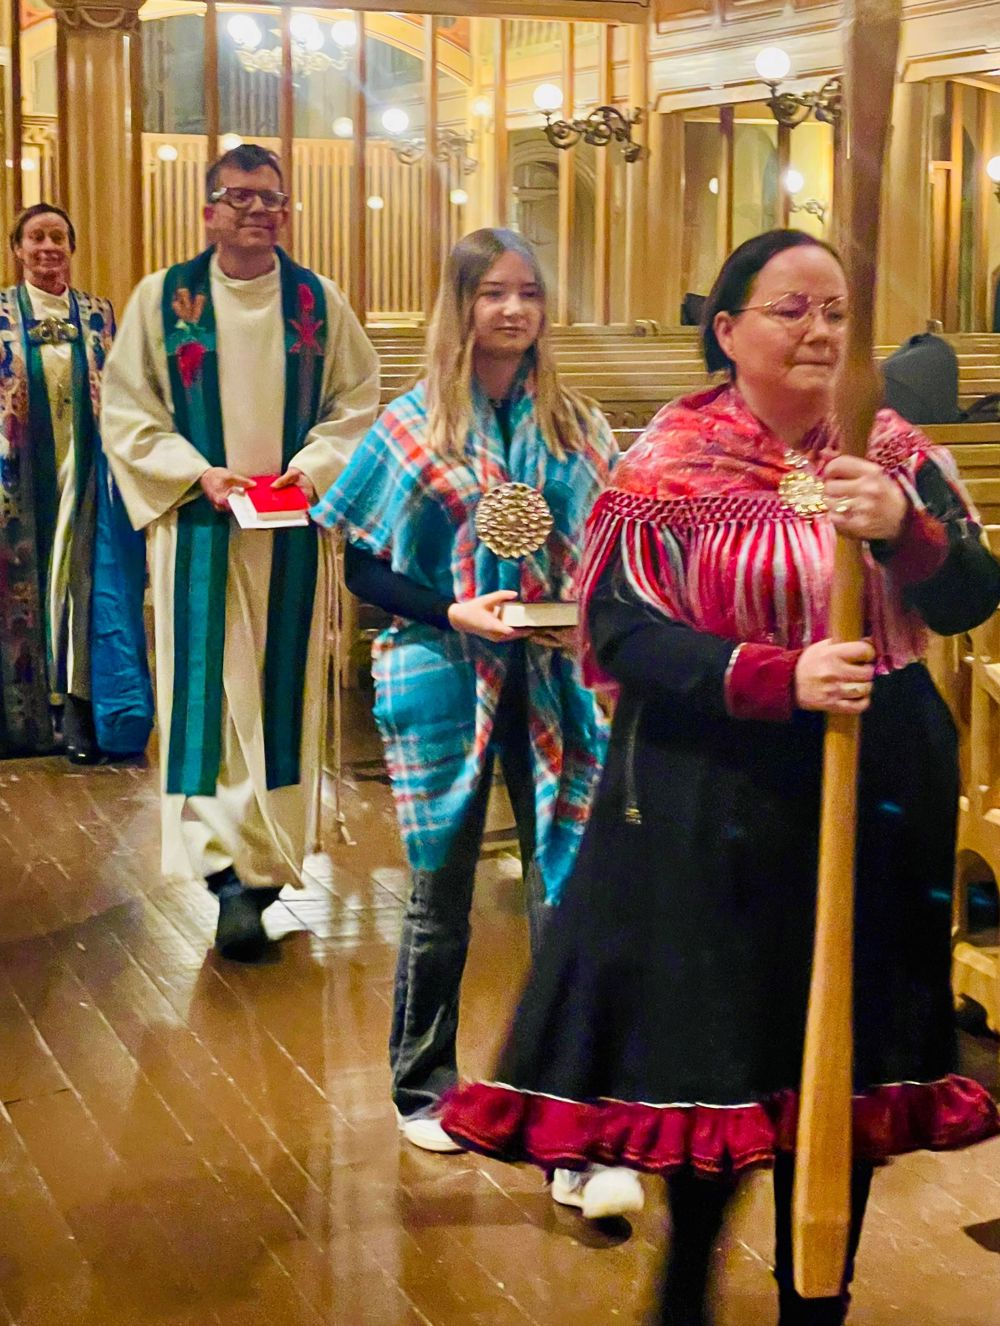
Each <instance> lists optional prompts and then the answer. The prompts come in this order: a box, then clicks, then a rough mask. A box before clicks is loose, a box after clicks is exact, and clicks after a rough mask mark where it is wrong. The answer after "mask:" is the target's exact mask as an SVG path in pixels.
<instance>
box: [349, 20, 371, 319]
mask: <svg viewBox="0 0 1000 1326" xmlns="http://www.w3.org/2000/svg"><path fill="white" fill-rule="evenodd" d="M354 21H355V23H356V24H357V25H358V44H357V46H356V47H355V51H354V94H353V103H352V108H351V119H352V120H353V121H354V152H353V160H352V163H351V164H352V169H351V201H350V212H349V215H350V227H351V233H350V240H349V246H350V261H349V270H350V290H351V308H352V309H353V310H354V313H355V316H356V317H357V318H358V320H359V321H360V322H361V323H362V324H364V322H365V321H366V319H367V316H368V168H367V162H366V155H365V153H366V148H367V139H368V101H367V98H366V96H365V84H366V82H367V81H368V56H367V50H366V45H365V16H364V13H363V12H362V11H361V10H358V11H357V12H356V13H355V15H354Z"/></svg>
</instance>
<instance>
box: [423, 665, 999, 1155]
mask: <svg viewBox="0 0 1000 1326" xmlns="http://www.w3.org/2000/svg"><path fill="white" fill-rule="evenodd" d="M822 730H823V725H822V719H821V717H820V716H818V715H814V714H806V713H798V714H796V716H795V718H794V719H793V720H792V722H791V723H788V724H775V723H757V722H745V721H737V720H734V719H729V718H724V717H720V718H706V717H705V716H704V715H698V714H695V713H694V712H692V711H684V710H682V709H681V708H680V707H679V706H677V705H676V704H671V703H660V702H657V701H656V700H655V699H644V698H641V697H639V696H637V695H635V694H630V693H628V692H625V693H623V695H622V698H621V703H620V704H619V707H618V710H617V713H616V718H615V724H614V729H613V734H612V741H611V748H610V751H609V757H608V763H607V766H606V769H605V772H604V777H603V780H602V783H601V787H600V791H599V793H598V796H597V800H596V802H595V806H594V809H593V813H592V817H591V821H590V824H589V827H588V831H587V834H586V837H585V840H584V844H583V847H582V849H581V854H580V857H579V861H578V864H577V868H576V870H575V873H574V876H573V878H572V880H571V882H570V883H569V885H568V886H567V890H566V894H565V896H564V899H563V901H562V903H561V905H560V907H559V910H558V913H557V914H556V915H555V917H554V918H553V923H552V924H551V926H550V928H549V932H548V935H547V938H546V942H545V945H544V947H543V950H542V953H541V955H540V957H539V960H538V962H537V964H536V966H535V968H534V969H533V971H532V973H531V975H530V978H529V981H528V985H527V988H526V990H525V992H524V995H523V998H522V1000H521V1003H520V1007H519V1008H518V1011H517V1014H516V1016H515V1019H514V1023H513V1026H512V1028H511V1031H510V1034H509V1037H508V1039H507V1042H506V1046H505V1048H504V1050H503V1052H502V1054H501V1057H500V1061H499V1064H498V1067H497V1070H496V1078H497V1081H496V1082H495V1083H492V1084H474V1085H471V1086H466V1087H463V1088H460V1089H459V1090H458V1091H457V1092H456V1093H455V1094H454V1095H453V1097H452V1098H451V1099H450V1101H449V1102H448V1103H447V1107H446V1111H445V1117H444V1123H445V1127H446V1128H447V1129H448V1131H449V1132H451V1133H452V1134H453V1135H454V1136H455V1137H456V1138H458V1139H459V1140H461V1141H462V1142H463V1143H464V1144H465V1145H467V1146H470V1147H471V1148H473V1149H477V1150H481V1151H484V1152H486V1153H488V1154H492V1155H497V1156H501V1157H504V1158H508V1159H518V1160H520V1159H527V1160H533V1161H535V1162H536V1163H539V1164H542V1165H546V1166H551V1165H554V1164H560V1165H571V1166H579V1165H583V1164H586V1163H588V1162H590V1161H601V1162H603V1163H606V1164H628V1165H632V1166H634V1167H636V1168H640V1169H647V1170H651V1171H656V1172H668V1171H671V1170H674V1169H677V1168H679V1167H681V1166H684V1165H686V1164H690V1165H693V1166H694V1167H695V1168H696V1169H698V1170H700V1171H702V1172H704V1173H722V1172H732V1171H736V1170H739V1169H741V1168H743V1167H745V1166H746V1165H749V1164H753V1163H757V1162H760V1161H762V1160H767V1159H769V1158H770V1157H771V1156H772V1155H773V1153H774V1151H775V1149H791V1148H792V1147H794V1134H795V1115H796V1107H797V1089H798V1083H799V1078H800V1074H801V1066H802V1049H803V1037H804V1031H805V1018H806V1007H807V1002H808V991H809V977H810V970H811V961H812V942H813V926H814V913H815V899H816V865H817V839H818V820H819V793H820V777H821V758H822ZM957 804H958V781H957V759H956V741H955V731H954V726H953V724H952V721H951V717H950V715H949V713H948V711H947V708H946V706H945V705H944V703H943V701H942V700H941V698H940V697H939V695H938V693H937V691H936V690H935V688H934V685H933V683H932V682H931V680H930V677H929V676H928V674H927V671H926V669H925V668H924V667H923V666H922V665H920V664H913V665H911V666H909V667H906V668H904V669H902V670H900V671H898V672H895V673H892V674H890V675H889V676H886V677H882V678H879V679H878V680H877V681H876V684H875V691H874V696H873V701H872V706H871V708H870V710H869V712H868V713H867V714H866V715H865V718H864V723H863V737H862V750H861V763H860V782H859V816H858V839H857V844H858V846H857V853H858V855H857V871H856V885H857V901H856V919H855V978H854V1056H855V1057H854V1080H855V1088H856V1093H857V1094H856V1097H855V1109H854V1122H855V1138H854V1144H855V1152H856V1154H858V1155H865V1156H867V1157H869V1158H872V1159H879V1158H881V1157H884V1156H887V1155H891V1154H894V1153H897V1152H900V1151H906V1150H912V1149H914V1148H917V1147H932V1148H942V1147H951V1146H960V1145H964V1144H967V1143H968V1142H971V1141H975V1140H978V1139H979V1138H981V1137H985V1136H989V1135H991V1134H992V1133H994V1132H995V1131H997V1126H998V1124H997V1112H996V1108H995V1106H994V1104H993V1102H992V1100H991V1099H990V1098H989V1096H988V1095H987V1093H986V1092H985V1091H984V1090H983V1089H982V1088H980V1087H979V1086H978V1085H977V1084H975V1083H973V1082H970V1081H968V1080H967V1079H963V1078H958V1077H954V1076H951V1071H952V1069H953V1067H954V1064H955V1042H954V1033H953V1025H952V1024H953V1019H952V1002H951V989H950V965H951V958H950V923H951V901H950V900H951V881H952V871H953V862H954V840H955V816H956V808H957Z"/></svg>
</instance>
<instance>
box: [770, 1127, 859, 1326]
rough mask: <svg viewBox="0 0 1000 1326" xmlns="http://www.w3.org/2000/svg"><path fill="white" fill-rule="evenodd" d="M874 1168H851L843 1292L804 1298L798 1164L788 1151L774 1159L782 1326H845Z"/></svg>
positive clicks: (776, 1257)
mask: <svg viewBox="0 0 1000 1326" xmlns="http://www.w3.org/2000/svg"><path fill="white" fill-rule="evenodd" d="M873 1169H874V1167H873V1166H872V1165H871V1164H869V1163H868V1162H867V1161H863V1160H859V1161H855V1162H854V1164H853V1165H852V1166H851V1226H850V1230H849V1232H848V1238H847V1265H846V1266H845V1267H844V1282H843V1287H842V1289H841V1292H840V1293H839V1294H836V1295H835V1296H833V1297H832V1298H803V1297H802V1296H801V1294H799V1293H798V1292H797V1291H796V1289H795V1280H794V1274H793V1270H792V1189H793V1187H794V1185H795V1161H794V1158H793V1157H792V1156H790V1155H788V1154H786V1153H785V1152H781V1153H779V1154H778V1155H777V1156H775V1158H774V1227H775V1239H774V1278H775V1280H777V1282H778V1304H779V1309H780V1312H779V1317H778V1326H843V1323H844V1322H845V1321H846V1320H847V1311H848V1308H849V1307H850V1305H851V1295H850V1284H851V1281H852V1279H853V1278H854V1259H855V1257H856V1256H857V1252H858V1244H859V1242H860V1241H861V1225H862V1222H863V1220H864V1218H865V1207H866V1206H867V1205H868V1194H869V1192H870V1191H871V1184H872V1173H873Z"/></svg>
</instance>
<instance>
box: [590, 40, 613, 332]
mask: <svg viewBox="0 0 1000 1326" xmlns="http://www.w3.org/2000/svg"><path fill="white" fill-rule="evenodd" d="M597 61H598V64H597V101H598V104H599V105H601V106H605V105H607V104H608V103H609V102H610V100H611V72H612V71H611V28H610V27H609V26H608V24H607V23H605V24H603V25H602V27H601V30H600V38H599V41H598V56H597ZM610 152H611V146H610V144H609V145H608V146H607V147H599V148H598V149H597V183H596V189H595V199H594V321H595V322H596V323H598V325H600V326H606V325H607V324H608V323H609V322H610V321H611V158H610V155H609V153H610Z"/></svg>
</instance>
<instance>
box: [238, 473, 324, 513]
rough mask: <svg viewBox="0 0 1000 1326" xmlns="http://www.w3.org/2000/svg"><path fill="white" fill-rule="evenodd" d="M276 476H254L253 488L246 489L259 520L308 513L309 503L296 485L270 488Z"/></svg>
mask: <svg viewBox="0 0 1000 1326" xmlns="http://www.w3.org/2000/svg"><path fill="white" fill-rule="evenodd" d="M278 477H279V476H278V475H277V474H255V475H254V476H253V487H252V488H248V489H247V497H248V498H249V499H250V501H251V502H252V503H253V508H254V510H255V511H256V512H257V515H258V516H259V517H260V519H261V520H277V519H279V518H280V517H281V516H287V515H288V514H289V512H292V511H308V510H309V506H310V502H309V498H308V497H306V495H305V493H304V492H303V491H302V489H301V488H299V486H298V485H297V484H294V483H290V484H289V485H288V487H287V488H272V487H271V484H272V483H274V481H275V479H277V478H278Z"/></svg>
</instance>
